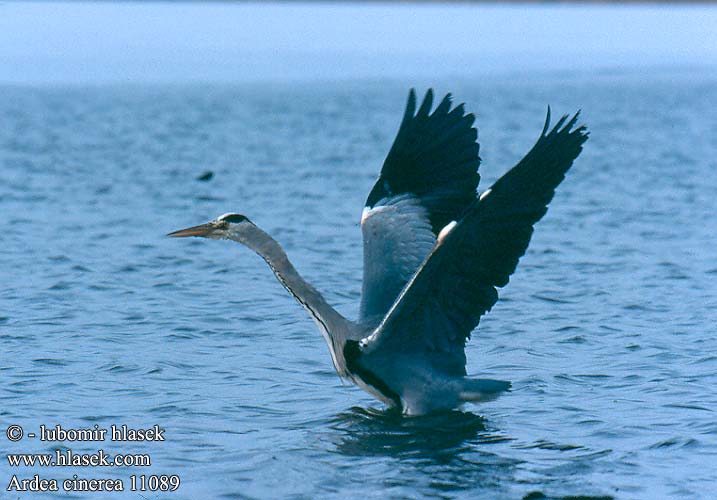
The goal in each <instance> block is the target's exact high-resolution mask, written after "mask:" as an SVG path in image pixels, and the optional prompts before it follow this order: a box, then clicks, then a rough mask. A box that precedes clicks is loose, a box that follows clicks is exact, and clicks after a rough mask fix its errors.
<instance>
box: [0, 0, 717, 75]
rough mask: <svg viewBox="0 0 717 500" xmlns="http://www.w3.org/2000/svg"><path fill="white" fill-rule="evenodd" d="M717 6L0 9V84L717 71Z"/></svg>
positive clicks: (16, 5)
mask: <svg viewBox="0 0 717 500" xmlns="http://www.w3.org/2000/svg"><path fill="white" fill-rule="evenodd" d="M716 26H717V8H715V7H713V6H705V5H702V6H663V5H637V6H613V5H549V6H546V5H507V6H503V5H481V4H477V5H475V4H474V5H464V4H458V5H441V4H428V5H425V4H418V5H417V4H407V3H400V4H383V3H378V4H376V3H371V4H368V5H357V4H339V5H335V4H327V3H316V4H293V3H292V4H253V3H236V4H232V3H204V4H200V3H178V4H174V3H171V2H166V3H109V2H102V3H58V2H53V3H42V2H33V3H18V2H6V3H0V82H10V83H22V82H33V83H39V82H100V81H110V82H121V81H132V82H155V81H173V82H182V81H251V80H265V79H271V80H275V79H344V78H382V77H406V76H408V77H413V76H415V77H421V76H435V75H443V76H450V75H458V76H470V75H474V74H485V73H504V72H511V71H518V72H520V71H529V72H535V71H540V70H580V71H591V70H594V69H596V68H599V69H605V68H610V69H612V68H644V67H675V66H686V67H689V66H710V67H717V50H715V47H717V29H715V27H716Z"/></svg>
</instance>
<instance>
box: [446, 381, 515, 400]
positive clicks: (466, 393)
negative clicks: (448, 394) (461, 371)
mask: <svg viewBox="0 0 717 500" xmlns="http://www.w3.org/2000/svg"><path fill="white" fill-rule="evenodd" d="M508 389H510V382H506V381H505V380H491V379H488V378H473V379H471V378H465V379H463V390H462V391H461V392H460V393H459V394H458V397H459V398H461V399H462V400H463V401H472V402H474V403H475V402H479V401H490V400H492V399H495V398H497V397H498V396H500V393H501V392H504V391H507V390H508Z"/></svg>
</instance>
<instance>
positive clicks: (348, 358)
mask: <svg viewBox="0 0 717 500" xmlns="http://www.w3.org/2000/svg"><path fill="white" fill-rule="evenodd" d="M432 105H433V91H432V90H429V91H428V92H427V93H426V96H425V97H424V99H423V102H422V104H421V105H420V107H419V108H418V111H416V94H415V92H414V91H413V90H411V92H410V94H409V96H408V104H407V105H406V111H405V113H404V116H403V121H402V122H401V125H400V127H399V130H398V135H397V136H396V139H395V141H394V143H393V145H392V146H391V149H390V151H389V152H388V156H387V157H386V160H385V162H384V164H383V168H382V169H381V174H380V175H379V178H378V180H377V181H376V184H375V185H374V187H373V189H372V190H371V192H370V193H369V195H368V199H367V200H366V207H365V208H364V210H363V214H362V216H361V230H362V233H363V255H364V269H363V288H362V295H361V309H360V314H359V318H358V320H357V321H351V320H349V319H346V318H344V317H343V316H342V315H341V314H339V313H338V312H337V311H336V310H335V309H334V308H333V307H332V306H331V305H329V304H328V303H327V302H326V300H325V299H324V297H323V296H322V295H321V294H320V293H319V292H318V291H317V290H316V289H315V288H314V287H313V286H312V285H310V284H309V283H307V282H306V281H305V280H304V279H303V278H302V277H301V276H300V275H299V273H298V272H297V271H296V269H295V268H294V266H293V265H292V264H291V262H290V261H289V259H288V257H287V256H286V253H285V252H284V250H283V249H282V248H281V246H280V245H279V244H278V243H277V242H276V241H275V240H274V239H273V238H272V237H271V236H269V235H268V234H267V233H265V232H264V231H262V230H261V229H259V228H258V227H257V226H256V225H255V224H254V223H253V222H251V221H250V220H249V219H248V218H246V217H245V216H243V215H239V214H233V213H231V214H225V215H222V216H220V217H218V218H217V219H215V220H212V221H210V222H207V223H206V224H202V225H199V226H194V227H190V228H187V229H181V230H179V231H175V232H173V233H170V234H169V236H174V237H187V236H201V237H204V238H211V239H228V240H234V241H237V242H239V243H242V244H243V245H246V246H247V247H249V248H250V249H252V250H253V251H255V252H256V253H257V254H259V255H260V256H261V257H262V258H263V259H264V260H265V261H266V262H267V264H269V267H271V269H272V271H273V272H274V274H275V275H276V277H277V278H278V280H279V281H280V282H281V284H282V285H283V286H284V287H285V288H286V289H287V290H288V291H289V293H291V294H292V295H293V296H294V298H295V299H296V300H297V301H299V303H300V304H301V305H302V306H304V308H305V309H306V310H307V311H308V312H309V315H311V317H312V318H313V319H314V320H315V321H316V323H317V325H318V327H319V330H320V331H321V333H322V334H323V336H324V339H325V340H326V343H327V344H328V347H329V352H330V353H331V359H332V361H333V364H334V368H336V371H337V373H338V374H339V375H340V376H341V377H344V378H347V379H349V380H351V381H353V382H354V383H356V384H357V385H358V386H360V387H361V388H363V389H365V390H366V391H368V392H369V393H370V394H372V395H373V396H375V397H376V398H377V399H379V400H380V401H383V402H384V403H386V404H387V405H390V406H394V407H397V408H400V409H401V411H402V412H403V413H405V414H407V415H420V414H425V413H428V412H431V411H436V410H446V409H452V408H455V407H456V406H459V405H461V404H462V403H464V402H467V401H471V402H478V401H485V400H489V399H493V398H495V397H497V396H498V395H499V394H500V393H501V392H503V391H506V390H507V389H509V388H510V383H509V382H504V381H500V380H490V379H474V378H468V377H467V376H466V368H465V367H466V355H465V343H466V340H467V339H468V338H469V337H470V334H471V331H472V330H473V329H474V328H475V327H476V326H477V325H478V321H479V320H480V318H481V316H482V315H483V314H485V313H486V312H488V311H489V310H490V309H491V307H493V305H494V304H495V303H496V301H497V300H498V292H497V290H496V287H503V286H505V285H506V284H507V283H508V279H509V277H510V275H511V274H512V273H513V271H515V268H516V265H517V264H518V259H519V258H520V257H521V256H522V255H523V254H524V253H525V250H526V249H527V247H528V243H529V241H530V237H531V235H532V234H533V225H534V224H535V223H536V222H537V221H539V220H540V219H541V217H543V215H545V212H546V211H547V205H548V203H550V200H552V198H553V195H554V194H555V188H556V187H557V186H558V184H560V182H561V181H562V180H563V179H564V177H565V173H566V172H567V170H568V169H569V168H570V166H571V165H572V164H573V161H574V160H575V158H577V156H578V155H579V154H580V152H581V151H582V146H583V143H584V142H585V141H586V140H587V138H588V132H587V129H586V128H585V127H584V126H579V127H576V123H577V119H578V114H579V113H576V114H575V115H574V116H573V117H572V118H570V119H569V118H568V116H567V115H566V116H563V117H562V118H561V119H560V120H559V121H558V123H557V124H556V125H555V126H554V127H553V128H552V129H550V108H548V114H547V117H546V120H545V126H544V127H543V131H542V132H541V134H540V137H539V138H538V141H537V143H536V144H535V145H534V146H533V148H532V149H531V150H530V151H529V152H528V154H526V155H525V157H524V158H523V159H522V160H520V162H518V164H517V165H516V166H515V167H513V168H512V169H511V170H509V171H508V172H507V173H506V174H505V175H503V177H501V178H500V179H499V180H498V181H497V182H496V183H495V184H493V185H492V186H491V187H490V188H489V189H487V190H486V191H484V192H482V193H481V194H480V196H478V194H477V189H478V181H479V180H480V176H479V174H478V167H479V165H480V161H481V160H480V157H479V156H478V150H479V146H478V142H477V137H478V133H477V131H476V128H475V127H474V126H473V123H474V121H475V116H474V115H473V114H470V113H469V114H466V113H465V111H464V106H463V104H461V105H459V106H456V107H453V108H452V104H451V95H450V94H448V95H446V97H445V98H444V99H443V100H442V101H441V102H440V104H438V106H437V107H436V108H435V109H434V110H433V112H431V108H432ZM451 108H452V109H451Z"/></svg>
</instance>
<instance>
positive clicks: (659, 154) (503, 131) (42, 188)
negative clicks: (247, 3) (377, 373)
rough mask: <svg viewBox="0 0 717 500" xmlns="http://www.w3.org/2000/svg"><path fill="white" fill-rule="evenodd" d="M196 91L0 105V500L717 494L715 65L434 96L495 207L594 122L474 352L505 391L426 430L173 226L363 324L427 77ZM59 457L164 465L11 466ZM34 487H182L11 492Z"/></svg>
mask: <svg viewBox="0 0 717 500" xmlns="http://www.w3.org/2000/svg"><path fill="white" fill-rule="evenodd" d="M73 8H77V9H80V10H81V9H83V8H87V9H94V8H97V7H91V6H83V4H79V6H75V7H73ZM155 8H157V9H160V8H161V9H165V8H167V7H159V6H155ZM211 8H215V7H211ZM256 8H257V9H259V8H260V7H258V6H257V7H256ZM287 8H288V7H287ZM292 8H293V7H292ZM306 8H310V7H306ZM374 8H376V7H374ZM435 8H436V9H438V7H435ZM707 10H708V13H709V12H713V11H710V10H709V9H707ZM507 12H508V13H510V12H511V11H510V10H508V11H507ZM619 14H620V13H619V11H618V12H614V15H615V16H616V18H617V17H619ZM697 14H699V11H696V12H695V16H697ZM603 62H609V61H606V60H603ZM635 64H636V66H639V64H638V62H636V63H635ZM47 71H48V74H49V73H51V72H52V68H49V69H48V70H47ZM306 71H307V73H310V72H311V68H307V70H306ZM415 71H416V75H418V74H419V73H420V68H418V66H416V69H415ZM421 78H424V77H419V76H416V79H418V80H419V81H420V82H423V81H424V80H422V79H421ZM11 80H12V79H5V81H8V82H10V81H11ZM189 80H191V79H187V80H182V79H178V80H177V81H175V82H172V83H169V82H156V81H155V82H154V83H142V82H132V83H127V82H123V81H121V79H120V80H117V81H112V82H104V83H102V82H96V81H92V79H91V78H88V80H87V81H85V82H82V81H79V82H71V83H67V82H66V83H58V82H57V81H55V78H54V76H53V77H50V76H48V78H47V80H46V81H44V82H43V81H36V82H25V83H23V82H19V81H12V84H11V83H6V84H5V85H3V86H2V87H0V214H1V215H2V218H1V219H0V220H1V221H2V222H0V228H1V231H0V245H1V247H2V253H1V254H0V277H1V278H2V284H3V286H2V288H0V342H1V345H2V347H1V348H0V375H1V377H2V378H1V380H2V382H1V384H0V428H1V429H2V430H3V434H0V443H2V446H0V450H2V454H3V456H2V457H0V458H1V459H2V462H0V463H2V465H0V487H2V490H0V497H2V498H6V497H7V498H12V499H15V498H20V499H25V498H33V499H34V498H58V497H60V498H83V499H85V498H86V499H90V498H152V499H154V498H172V499H192V500H196V499H199V498H217V499H220V498H227V499H228V498H361V499H364V498H466V499H467V498H471V499H472V498H487V499H488V498H489V499H515V498H523V497H526V496H528V495H529V494H531V493H532V494H533V496H532V497H531V498H542V497H541V496H540V494H542V495H545V497H548V498H563V497H566V496H569V495H583V496H589V497H612V498H616V499H623V498H625V499H633V498H634V499H645V498H714V496H715V494H716V493H715V492H716V491H717V481H716V480H715V477H716V476H715V470H717V418H716V415H715V410H716V409H717V390H715V387H717V354H716V353H717V335H716V334H717V327H716V326H715V325H716V324H717V312H716V311H717V286H716V285H715V279H717V253H715V234H717V224H716V223H715V221H714V216H715V213H717V197H716V196H715V193H717V173H716V172H717V160H716V158H717V115H715V113H714V109H715V103H717V72H716V71H715V70H714V68H713V67H712V66H709V65H706V66H689V67H685V66H682V65H679V64H671V65H668V66H667V67H652V68H645V67H640V69H639V70H638V69H635V68H630V67H623V68H619V69H615V67H614V66H611V65H610V64H606V65H605V67H604V68H603V69H600V68H593V69H587V68H583V70H582V72H579V73H578V74H577V75H574V74H571V73H566V72H565V71H562V70H559V69H558V68H552V69H550V68H549V69H545V70H541V71H536V72H535V73H534V74H532V75H531V77H530V78H527V77H521V78H516V77H514V76H511V73H506V72H503V73H501V72H497V74H494V75H485V76H484V77H483V78H472V77H470V78H469V77H468V76H467V75H463V76H461V74H456V75H453V74H447V73H439V74H437V75H436V78H435V81H434V82H432V83H433V84H435V86H436V89H437V91H438V93H443V92H446V91H452V92H453V93H454V94H455V96H456V98H457V99H458V100H460V101H465V102H466V107H467V109H469V110H471V111H475V112H477V113H478V120H477V126H478V128H479V140H480V142H481V156H482V157H483V160H484V161H483V164H482V166H481V173H482V175H483V180H482V183H481V186H482V188H483V189H485V188H487V187H488V186H489V185H490V183H491V182H492V181H494V180H495V179H496V178H497V177H498V176H500V175H501V174H502V173H503V172H504V171H505V170H506V169H508V168H509V167H510V166H512V165H513V164H514V163H515V162H516V161H517V160H518V159H520V157H521V156H522V155H523V154H524V153H525V152H526V151H527V150H528V149H529V148H530V146H531V145H532V144H533V142H534V141H535V139H536V138H537V135H538V133H539V131H540V128H541V126H542V122H543V117H544V112H545V107H546V105H547V104H548V103H549V104H551V106H552V108H553V110H554V113H562V112H569V111H573V110H576V109H578V108H582V109H583V118H582V121H583V122H584V123H585V124H586V125H587V126H588V127H589V128H590V130H591V138H590V140H589V141H588V143H587V144H586V147H585V150H584V152H583V154H582V155H581V156H580V158H579V159H578V161H577V162H576V164H575V166H574V168H573V169H572V170H571V172H570V173H569V175H568V177H567V179H566V180H565V181H564V183H563V184H562V185H561V187H560V188H559V190H558V193H557V195H556V197H555V199H554V201H553V202H552V205H551V207H550V210H549V212H548V214H547V216H546V217H545V219H544V220H543V221H542V222H540V223H539V224H538V226H537V228H536V232H535V235H534V238H533V241H532V243H531V246H530V249H529V251H528V253H527V254H526V255H525V257H524V258H523V259H522V261H521V263H520V265H519V267H518V270H517V272H516V273H515V274H514V276H513V278H512V280H511V283H510V284H509V285H508V286H507V287H506V288H505V289H503V290H502V292H501V300H500V301H499V302H498V304H497V305H496V306H495V307H494V309H493V310H492V311H491V313H490V314H489V315H487V316H486V317H485V318H484V319H483V321H482V322H481V325H480V327H479V329H478V330H477V331H476V332H474V334H473V339H472V341H471V342H470V343H469V345H468V347H467V355H468V360H469V361H468V371H469V373H470V374H471V375H480V376H485V377H495V378H500V379H506V380H511V381H512V382H513V390H512V392H510V393H508V394H506V395H504V396H503V397H501V398H500V399H498V400H496V401H494V402H490V403H486V404H482V405H480V406H466V407H465V408H464V409H463V410H462V411H455V412H453V413H450V414H443V415H434V416H428V417H421V418H412V419H403V418H401V417H399V416H396V415H395V414H393V413H391V412H386V411H385V410H384V409H383V408H382V407H381V405H380V404H379V403H378V402H376V401H374V400H372V399H371V398H370V396H368V395H367V394H365V393H363V392H362V391H360V390H359V389H357V388H355V387H353V386H351V385H347V384H342V383H341V381H340V380H339V379H338V378H337V376H336V375H335V373H334V372H333V369H332V366H331V361H330V357H329V354H328V350H327V349H326V346H325V345H324V342H323V340H322V338H321V336H320V335H319V333H318V331H317V330H316V328H315V326H314V324H313V323H312V322H311V321H310V320H309V319H308V318H307V317H306V314H305V312H304V311H303V310H302V309H301V308H300V307H299V306H297V305H296V304H295V303H294V302H293V299H292V298H291V297H290V296H288V294H286V292H285V291H284V290H283V289H282V288H281V286H280V285H279V284H278V283H277V282H276V281H275V279H274V278H273V276H272V275H271V272H270V271H269V269H268V268H267V267H266V265H265V264H264V263H263V262H262V261H261V259H260V258H258V257H257V256H256V255H254V254H252V253H250V252H249V251H247V250H246V249H244V248H241V247H239V246H238V245H236V244H234V243H231V242H216V241H206V240H181V241H180V240H172V239H169V238H166V237H164V234H166V233H167V232H169V231H171V230H174V229H178V228H181V227H186V226H189V225H194V224H197V223H201V222H204V221H206V220H208V219H210V218H213V217H215V216H217V215H219V214H221V213H224V212H228V211H237V212H241V213H244V214H246V215H248V216H249V217H251V218H252V220H254V221H255V222H256V223H257V224H258V225H260V226H261V227H263V228H264V229H265V230H267V231H268V232H269V233H271V234H272V235H274V236H275V237H276V238H277V239H278V240H279V241H280V243H281V244H282V245H283V246H284V248H285V249H286V251H287V253H288V254H289V256H290V258H291V259H292V261H293V262H294V264H295V265H296V267H297V268H298V269H299V270H300V272H302V274H303V275H304V276H305V277H306V278H308V279H309V280H310V281H312V282H313V283H315V284H316V285H317V287H318V288H319V289H320V290H321V291H322V292H324V294H325V295H326V297H327V298H328V299H329V301H330V302H331V303H333V304H335V305H336V306H337V308H338V309H339V310H340V311H341V312H342V313H344V314H345V315H347V316H349V317H355V316H356V313H357V310H358V301H359V291H360V279H361V239H360V231H359V227H358V219H359V216H360V212H361V209H362V206H363V202H364V200H365V197H366V194H367V193H368V191H369V189H370V188H371V186H372V184H373V182H374V180H375V177H376V175H377V173H378V171H379V169H380V166H381V163H382V161H383V158H384V156H385V153H386V152H387V150H388V148H389V146H390V144H391V142H392V139H393V136H394V134H395V131H396V129H397V126H398V122H399V119H400V116H401V113H402V111H403V105H404V100H405V97H406V94H407V89H408V86H410V85H411V84H415V82H414V81H412V80H411V79H410V78H407V77H406V76H405V75H403V74H401V75H397V76H395V77H391V72H390V71H386V73H385V75H384V77H382V78H380V79H376V78H374V76H373V75H370V74H366V75H364V76H363V77H356V78H344V79H341V78H336V79H331V78H329V79H321V78H318V77H317V76H316V75H312V79H309V80H310V81H309V80H306V81H295V80H294V79H282V78H275V79H271V78H268V76H267V77H266V79H265V80H264V81H262V82H252V81H248V80H241V81H237V82H234V83H231V82H226V81H219V80H222V79H221V78H217V79H215V81H207V82H204V83H201V84H200V83H196V82H194V83H193V82H190V81H189ZM289 80H291V81H289ZM206 171H212V172H213V173H214V177H213V178H212V179H211V180H209V181H207V182H203V181H200V180H197V177H198V176H200V175H201V174H202V173H204V172H206ZM10 424H19V425H22V427H23V428H24V429H25V432H26V433H27V432H33V431H34V432H37V430H38V429H39V426H40V425H41V424H44V425H46V426H48V427H53V426H55V425H56V424H60V425H62V426H63V427H65V428H89V427H91V426H93V425H95V424H98V425H99V426H100V427H101V428H109V426H110V425H112V424H116V425H121V424H127V425H129V426H131V427H136V428H140V427H141V428H146V427H151V426H152V425H154V424H158V425H160V426H161V427H162V428H164V429H165V430H166V433H165V437H166V441H165V442H157V443H137V444H121V443H111V442H104V443H97V442H87V443H63V444H62V445H58V443H49V442H41V441H39V440H37V439H34V440H33V439H30V438H25V439H23V440H22V441H20V442H17V443H12V442H10V441H8V440H7V439H5V436H4V430H5V429H6V428H7V426H9V425H10ZM57 448H61V449H66V448H69V449H72V450H73V451H75V452H77V453H93V452H96V451H97V449H98V448H104V449H105V451H107V452H108V453H112V454H115V453H149V454H150V455H151V459H152V465H151V466H150V467H137V468H102V469H99V468H90V467H77V468H63V469H60V468H42V467H16V468H12V467H10V466H8V464H7V462H6V459H5V456H4V455H5V454H6V453H36V452H38V453H40V452H42V453H49V452H52V450H55V449H57ZM13 474H16V475H17V476H18V477H20V478H31V477H32V476H33V475H34V474H39V475H40V476H41V477H42V478H67V477H72V475H73V474H78V476H80V477H89V478H97V477H105V478H122V479H124V480H125V487H127V484H128V478H129V476H130V475H131V474H177V475H179V476H180V477H181V481H182V483H181V486H180V488H179V490H178V491H176V492H174V493H171V494H170V493H163V494H160V493H150V492H144V493H142V495H140V494H139V493H137V492H135V493H132V492H125V493H84V494H71V493H59V494H54V495H53V494H44V495H43V494H40V493H17V492H13V493H8V492H5V491H4V490H5V488H6V487H7V484H8V481H9V480H10V477H11V476H12V475H13Z"/></svg>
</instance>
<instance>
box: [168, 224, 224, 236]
mask: <svg viewBox="0 0 717 500" xmlns="http://www.w3.org/2000/svg"><path fill="white" fill-rule="evenodd" d="M214 228H215V225H214V224H213V223H211V222H207V223H206V224H200V225H198V226H192V227H188V228H186V229H180V230H179V231H174V232H172V233H169V234H168V235H167V236H171V237H173V238H186V237H188V236H209V234H210V233H211V232H212V231H214Z"/></svg>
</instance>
